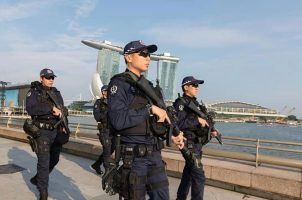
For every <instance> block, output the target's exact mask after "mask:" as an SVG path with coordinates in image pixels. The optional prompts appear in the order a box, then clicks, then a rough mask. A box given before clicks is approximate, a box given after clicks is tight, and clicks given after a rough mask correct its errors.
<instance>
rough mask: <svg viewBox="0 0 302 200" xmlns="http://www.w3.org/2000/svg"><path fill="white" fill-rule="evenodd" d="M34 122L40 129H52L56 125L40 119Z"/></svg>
mask: <svg viewBox="0 0 302 200" xmlns="http://www.w3.org/2000/svg"><path fill="white" fill-rule="evenodd" d="M33 124H34V125H35V126H37V127H38V128H39V129H44V130H49V131H52V130H54V129H55V127H54V125H53V124H52V123H48V122H39V121H33Z"/></svg>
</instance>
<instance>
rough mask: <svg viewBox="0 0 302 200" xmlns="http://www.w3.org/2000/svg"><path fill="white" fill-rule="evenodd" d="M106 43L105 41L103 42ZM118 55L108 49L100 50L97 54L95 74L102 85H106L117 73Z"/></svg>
mask: <svg viewBox="0 0 302 200" xmlns="http://www.w3.org/2000/svg"><path fill="white" fill-rule="evenodd" d="M105 42H106V41H105ZM119 65H120V54H119V53H118V52H116V51H112V50H110V49H105V48H104V49H101V50H99V53H98V61H97V72H98V73H99V74H100V78H101V80H102V83H103V84H108V83H109V81H110V78H111V77H112V76H114V75H115V74H117V73H119Z"/></svg>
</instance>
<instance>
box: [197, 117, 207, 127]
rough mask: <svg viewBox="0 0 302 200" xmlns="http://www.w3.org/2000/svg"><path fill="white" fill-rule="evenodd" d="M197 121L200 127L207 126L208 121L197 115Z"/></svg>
mask: <svg viewBox="0 0 302 200" xmlns="http://www.w3.org/2000/svg"><path fill="white" fill-rule="evenodd" d="M198 122H199V124H200V125H201V127H205V126H209V124H208V122H207V121H206V120H204V119H202V118H201V117H198Z"/></svg>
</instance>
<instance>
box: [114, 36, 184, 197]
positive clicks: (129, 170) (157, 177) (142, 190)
mask: <svg viewBox="0 0 302 200" xmlns="http://www.w3.org/2000/svg"><path fill="white" fill-rule="evenodd" d="M156 50H157V46H156V45H145V44H143V43H142V41H132V42H129V43H128V44H127V45H126V46H125V47H124V59H125V62H126V65H127V69H126V72H124V73H122V74H118V75H116V76H114V77H113V78H112V79H111V81H110V83H109V89H108V93H109V94H108V108H109V111H108V115H109V120H110V126H111V129H112V131H113V132H114V134H115V135H121V137H120V138H121V139H120V140H121V144H122V145H121V146H122V148H121V155H122V158H123V163H124V164H123V169H122V175H121V176H122V187H121V191H120V193H119V194H120V196H122V197H124V198H125V199H135V200H137V199H145V195H146V193H147V194H148V195H149V197H150V199H169V189H168V179H167V175H166V172H165V165H164V163H163V161H162V156H161V149H162V148H163V143H162V139H161V137H160V133H155V130H154V129H152V128H151V127H152V122H151V121H152V120H150V119H151V116H152V115H153V116H156V117H157V119H156V121H154V120H153V123H155V125H156V124H161V125H163V124H164V122H165V121H169V118H168V116H167V113H166V111H165V110H163V109H161V108H159V107H157V106H155V105H152V104H150V102H149V100H148V97H146V95H145V94H144V92H143V91H141V90H140V89H139V88H138V87H137V86H136V85H135V84H132V83H131V81H130V82H129V81H127V80H129V77H130V79H140V78H144V77H143V75H142V73H143V72H145V71H147V70H148V67H149V64H150V53H153V52H155V51H156ZM150 84H152V83H151V82H150ZM153 125H154V124H153ZM110 131H111V130H110ZM172 140H173V142H174V143H176V144H177V145H183V136H182V134H181V135H179V136H178V137H172ZM116 151H117V150H116Z"/></svg>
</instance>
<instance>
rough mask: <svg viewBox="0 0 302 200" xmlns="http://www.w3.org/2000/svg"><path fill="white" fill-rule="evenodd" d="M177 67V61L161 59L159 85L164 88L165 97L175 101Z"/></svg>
mask: <svg viewBox="0 0 302 200" xmlns="http://www.w3.org/2000/svg"><path fill="white" fill-rule="evenodd" d="M164 55H167V56H169V55H170V54H167V53H166V54H164ZM176 69H177V63H176V62H171V61H166V60H163V61H160V65H159V69H158V71H159V74H158V78H159V85H160V87H161V88H162V90H163V93H164V98H165V100H167V101H169V100H170V101H173V100H174V99H175V98H176Z"/></svg>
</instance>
